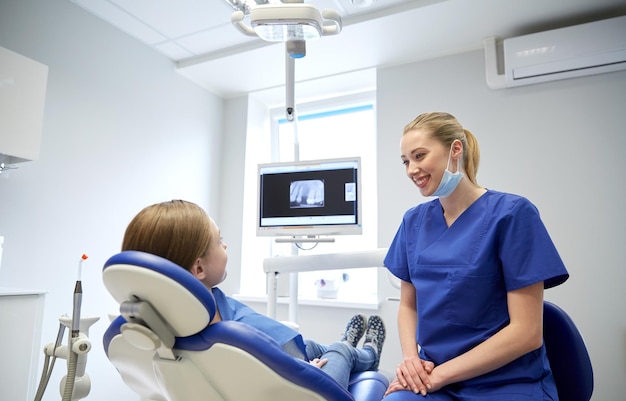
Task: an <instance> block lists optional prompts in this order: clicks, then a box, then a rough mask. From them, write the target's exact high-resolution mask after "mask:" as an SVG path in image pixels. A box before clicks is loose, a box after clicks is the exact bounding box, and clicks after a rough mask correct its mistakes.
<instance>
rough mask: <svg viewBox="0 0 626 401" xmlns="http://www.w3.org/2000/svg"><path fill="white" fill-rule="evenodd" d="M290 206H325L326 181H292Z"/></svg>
mask: <svg viewBox="0 0 626 401" xmlns="http://www.w3.org/2000/svg"><path fill="white" fill-rule="evenodd" d="M289 206H290V207H291V208H305V207H306V208H312V207H324V181H323V180H300V181H292V182H291V184H290V186H289Z"/></svg>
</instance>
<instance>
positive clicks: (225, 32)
mask: <svg viewBox="0 0 626 401" xmlns="http://www.w3.org/2000/svg"><path fill="white" fill-rule="evenodd" d="M255 40H259V39H258V38H255V37H253V36H246V35H244V34H243V33H241V32H239V31H238V30H237V29H236V28H235V27H234V26H233V25H232V24H230V23H228V24H227V25H221V26H218V27H216V28H213V29H207V30H205V31H202V32H196V33H194V34H191V35H187V36H184V37H182V38H179V39H177V40H176V42H177V43H179V44H180V45H181V46H183V47H185V48H186V49H189V50H190V51H192V52H193V53H194V54H196V55H199V54H205V53H212V52H215V51H218V50H220V49H224V48H228V47H231V46H235V45H239V44H242V43H246V42H252V41H255Z"/></svg>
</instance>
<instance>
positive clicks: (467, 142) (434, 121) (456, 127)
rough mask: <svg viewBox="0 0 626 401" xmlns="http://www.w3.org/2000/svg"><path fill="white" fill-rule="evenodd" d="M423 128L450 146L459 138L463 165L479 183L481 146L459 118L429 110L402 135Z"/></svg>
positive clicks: (406, 128)
mask: <svg viewBox="0 0 626 401" xmlns="http://www.w3.org/2000/svg"><path fill="white" fill-rule="evenodd" d="M418 129H422V130H424V131H426V132H428V133H429V135H430V136H431V137H432V138H434V139H436V140H437V141H439V142H441V144H443V146H445V147H446V148H449V147H450V146H451V145H452V142H454V141H456V140H459V141H461V143H462V144H463V166H464V170H465V175H467V178H468V179H469V180H470V182H471V183H472V184H474V185H478V183H477V181H476V174H477V173H478V163H479V162H480V148H479V147H478V141H477V140H476V137H475V136H474V135H473V134H472V133H471V132H470V131H469V130H466V129H465V128H463V126H461V124H460V123H459V122H458V121H457V119H456V118H455V117H454V116H453V115H451V114H448V113H444V112H429V113H424V114H420V115H419V116H417V117H416V118H415V119H414V120H413V121H411V122H410V123H409V124H407V125H406V126H405V127H404V131H403V132H402V135H404V134H406V133H407V132H409V131H415V130H418Z"/></svg>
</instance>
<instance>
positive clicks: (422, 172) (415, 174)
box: [400, 129, 449, 196]
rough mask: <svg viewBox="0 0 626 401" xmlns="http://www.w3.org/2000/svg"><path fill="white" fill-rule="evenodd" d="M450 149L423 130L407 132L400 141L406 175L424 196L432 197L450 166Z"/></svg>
mask: <svg viewBox="0 0 626 401" xmlns="http://www.w3.org/2000/svg"><path fill="white" fill-rule="evenodd" d="M448 156H449V149H446V148H445V147H444V146H443V144H442V143H441V142H439V141H438V140H436V139H433V138H432V137H431V135H429V133H428V132H427V131H425V130H423V129H415V130H411V131H407V132H406V133H405V134H404V135H403V136H402V140H401V141H400V158H401V159H402V163H403V164H404V166H405V169H406V175H407V176H408V177H409V179H410V180H411V181H412V182H413V183H414V184H415V186H417V188H419V191H420V193H421V194H422V195H423V196H430V195H431V194H432V193H433V192H435V190H436V189H437V187H438V186H439V183H440V182H441V177H442V176H443V171H444V170H445V169H446V166H447V165H448Z"/></svg>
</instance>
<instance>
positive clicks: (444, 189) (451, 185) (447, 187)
mask: <svg viewBox="0 0 626 401" xmlns="http://www.w3.org/2000/svg"><path fill="white" fill-rule="evenodd" d="M451 161H452V145H451V146H450V155H449V156H448V167H447V168H446V169H445V170H444V171H443V177H441V182H440V183H439V187H437V189H436V190H435V192H433V193H432V194H431V196H438V197H440V198H445V197H446V196H449V195H450V194H451V193H452V192H454V190H455V189H456V187H457V186H458V185H459V182H461V179H462V178H463V173H462V172H461V159H460V158H459V159H458V160H457V168H456V173H453V172H451V171H450V170H449V168H450V162H451Z"/></svg>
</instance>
